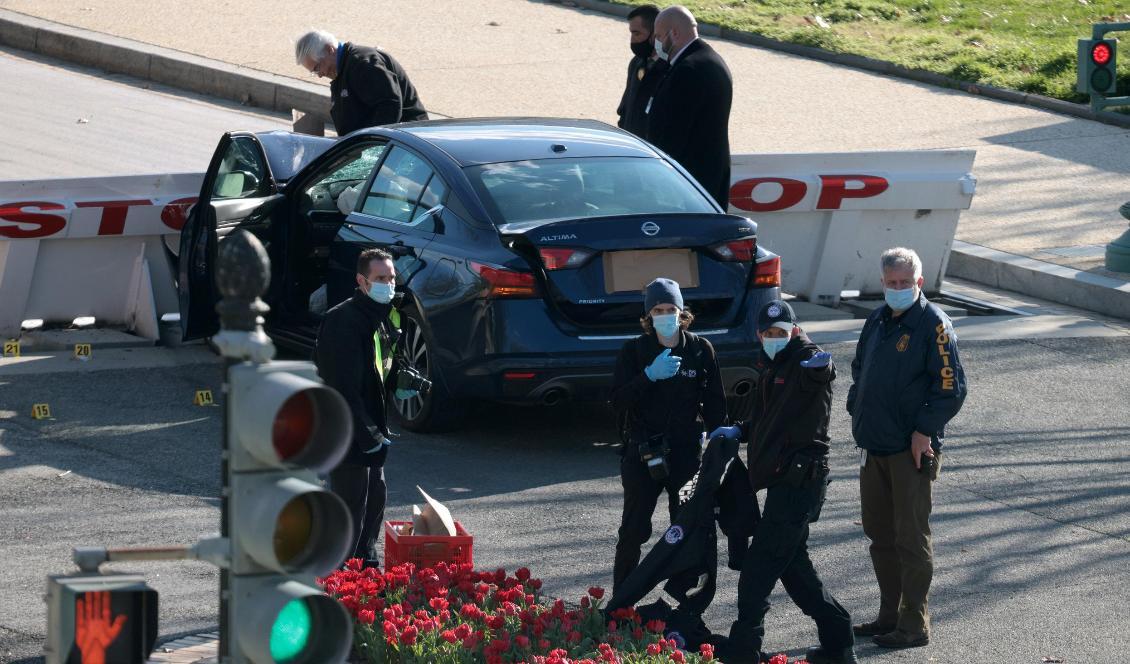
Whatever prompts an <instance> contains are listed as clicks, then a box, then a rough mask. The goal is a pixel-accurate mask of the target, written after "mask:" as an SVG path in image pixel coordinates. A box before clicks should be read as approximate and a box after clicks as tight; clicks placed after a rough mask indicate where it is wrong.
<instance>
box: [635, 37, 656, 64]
mask: <svg viewBox="0 0 1130 664" xmlns="http://www.w3.org/2000/svg"><path fill="white" fill-rule="evenodd" d="M654 52H655V44H653V43H652V39H651V37H648V38H647V39H646V40H644V41H642V42H639V43H636V42H632V53H633V54H634V55H635V56H637V57H640V58H644V59H645V60H646V59H647V58H650V57H651V54H652V53H654Z"/></svg>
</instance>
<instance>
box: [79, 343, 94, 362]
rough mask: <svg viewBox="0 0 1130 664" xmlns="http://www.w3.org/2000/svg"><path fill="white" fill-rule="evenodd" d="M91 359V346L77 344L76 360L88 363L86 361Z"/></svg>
mask: <svg viewBox="0 0 1130 664" xmlns="http://www.w3.org/2000/svg"><path fill="white" fill-rule="evenodd" d="M90 357H91V355H90V344H75V359H76V360H83V361H86V360H89V359H90Z"/></svg>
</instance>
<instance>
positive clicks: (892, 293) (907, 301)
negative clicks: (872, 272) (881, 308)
mask: <svg viewBox="0 0 1130 664" xmlns="http://www.w3.org/2000/svg"><path fill="white" fill-rule="evenodd" d="M916 290H917V289H916V288H914V287H913V286H911V287H910V288H904V289H902V290H896V289H894V288H887V289H884V290H883V299H884V300H886V302H887V306H888V307H890V308H891V309H893V310H894V311H906V310H907V309H909V308H910V305H912V304H914V303H915V302H917V301H918V294H917V293H916V292H915V291H916Z"/></svg>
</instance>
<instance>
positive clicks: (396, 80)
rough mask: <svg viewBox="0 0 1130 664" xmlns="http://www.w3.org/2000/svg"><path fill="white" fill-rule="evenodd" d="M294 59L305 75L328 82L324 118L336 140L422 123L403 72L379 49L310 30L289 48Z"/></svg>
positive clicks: (418, 105) (423, 113)
mask: <svg viewBox="0 0 1130 664" xmlns="http://www.w3.org/2000/svg"><path fill="white" fill-rule="evenodd" d="M294 59H295V60H296V61H297V62H298V64H300V65H302V66H303V67H304V68H305V69H306V70H307V71H309V72H310V73H312V74H317V75H318V77H319V78H328V79H330V117H332V118H333V121H334V128H335V129H336V130H337V134H338V136H344V135H346V134H348V133H350V132H353V131H356V130H358V129H364V128H365V127H375V126H377V125H386V124H395V123H397V122H413V121H416V120H427V119H428V112H427V111H425V110H424V105H423V104H422V103H421V102H420V96H419V95H418V94H416V88H415V87H413V85H412V82H411V81H409V80H408V72H406V71H404V67H401V66H400V63H399V62H397V61H396V59H395V58H393V57H392V56H391V55H389V54H388V53H385V52H384V51H382V50H380V49H377V48H368V47H365V46H359V45H357V44H353V43H351V42H344V43H343V42H339V41H337V39H336V38H335V37H334V36H333V35H332V34H330V33H328V32H326V31H325V30H311V31H310V32H307V33H306V34H304V35H302V37H300V38H299V39H298V41H297V42H296V43H295V45H294Z"/></svg>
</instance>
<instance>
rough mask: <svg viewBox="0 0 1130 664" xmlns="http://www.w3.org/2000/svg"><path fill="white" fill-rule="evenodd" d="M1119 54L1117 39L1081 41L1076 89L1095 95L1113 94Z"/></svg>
mask: <svg viewBox="0 0 1130 664" xmlns="http://www.w3.org/2000/svg"><path fill="white" fill-rule="evenodd" d="M1117 53H1118V40H1116V39H1080V40H1079V56H1078V77H1077V80H1076V89H1077V90H1078V91H1079V92H1084V93H1088V94H1093V95H1109V94H1113V93H1114V91H1115V87H1116V72H1117V68H1116V64H1117V63H1116V60H1117V58H1116V57H1115V56H1116V55H1117Z"/></svg>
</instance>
